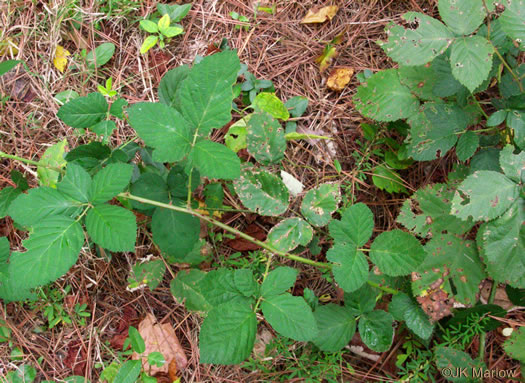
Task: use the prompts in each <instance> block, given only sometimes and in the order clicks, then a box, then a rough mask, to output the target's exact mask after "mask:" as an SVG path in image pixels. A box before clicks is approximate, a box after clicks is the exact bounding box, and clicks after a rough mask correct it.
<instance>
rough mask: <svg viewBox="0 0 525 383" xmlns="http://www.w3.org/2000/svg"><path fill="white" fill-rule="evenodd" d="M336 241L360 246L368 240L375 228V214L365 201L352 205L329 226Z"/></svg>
mask: <svg viewBox="0 0 525 383" xmlns="http://www.w3.org/2000/svg"><path fill="white" fill-rule="evenodd" d="M328 228H329V230H330V236H331V237H332V238H333V239H334V240H335V242H336V243H349V244H351V245H353V246H354V247H356V248H358V247H361V246H363V245H364V244H365V243H367V242H368V240H369V239H370V237H371V236H372V231H373V230H374V215H373V214H372V211H370V209H369V208H368V206H366V205H365V204H364V203H357V204H355V205H352V206H350V207H349V208H347V209H346V210H345V211H344V212H343V213H342V214H341V220H333V221H332V222H330V225H329V226H328Z"/></svg>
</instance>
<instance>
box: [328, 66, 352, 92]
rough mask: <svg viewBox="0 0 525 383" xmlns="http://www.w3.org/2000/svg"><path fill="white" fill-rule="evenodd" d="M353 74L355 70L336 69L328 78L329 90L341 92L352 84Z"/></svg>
mask: <svg viewBox="0 0 525 383" xmlns="http://www.w3.org/2000/svg"><path fill="white" fill-rule="evenodd" d="M353 74H354V70H353V69H352V68H335V69H334V70H333V71H332V73H330V76H328V80H327V81H326V86H327V87H328V89H331V90H334V91H336V92H341V91H342V90H343V89H344V88H345V86H346V85H347V84H348V83H349V82H350V79H351V78H352V75H353Z"/></svg>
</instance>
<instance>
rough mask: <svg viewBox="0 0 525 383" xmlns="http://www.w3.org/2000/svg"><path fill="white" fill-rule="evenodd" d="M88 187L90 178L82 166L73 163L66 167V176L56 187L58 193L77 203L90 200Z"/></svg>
mask: <svg viewBox="0 0 525 383" xmlns="http://www.w3.org/2000/svg"><path fill="white" fill-rule="evenodd" d="M90 187H91V176H90V175H89V174H88V172H86V171H85V170H84V168H83V167H82V166H80V165H77V164H75V163H71V164H68V165H67V170H66V175H65V176H64V178H63V179H62V181H60V183H59V184H58V185H57V189H58V191H59V192H61V193H62V194H64V195H66V196H68V197H69V198H72V199H74V200H75V201H79V202H88V201H89V200H90V196H89V189H90Z"/></svg>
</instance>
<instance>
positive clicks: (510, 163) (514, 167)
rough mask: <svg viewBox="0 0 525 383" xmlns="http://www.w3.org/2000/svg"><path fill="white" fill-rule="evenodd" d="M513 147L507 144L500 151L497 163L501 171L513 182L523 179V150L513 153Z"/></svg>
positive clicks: (524, 169) (524, 177)
mask: <svg viewBox="0 0 525 383" xmlns="http://www.w3.org/2000/svg"><path fill="white" fill-rule="evenodd" d="M513 152H514V147H513V146H512V145H507V146H505V147H504V148H503V150H502V151H501V152H500V157H499V164H500V166H501V169H502V170H503V173H505V175H506V176H507V177H509V178H510V179H511V180H513V181H514V182H520V181H525V152H519V153H518V154H514V153H513Z"/></svg>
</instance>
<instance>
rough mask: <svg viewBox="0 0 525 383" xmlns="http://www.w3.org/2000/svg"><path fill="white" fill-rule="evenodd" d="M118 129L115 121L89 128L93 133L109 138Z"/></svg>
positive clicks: (101, 122)
mask: <svg viewBox="0 0 525 383" xmlns="http://www.w3.org/2000/svg"><path fill="white" fill-rule="evenodd" d="M115 129H117V125H116V124H115V121H109V120H104V121H100V122H99V123H98V124H95V125H93V126H91V127H90V128H89V130H91V131H92V132H93V133H95V134H96V135H98V136H104V137H109V136H111V134H112V133H113V131H114V130H115Z"/></svg>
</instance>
